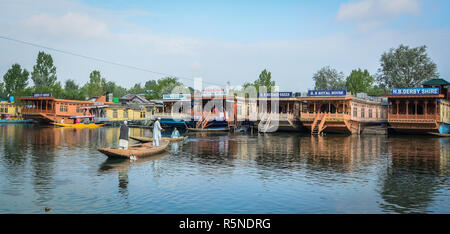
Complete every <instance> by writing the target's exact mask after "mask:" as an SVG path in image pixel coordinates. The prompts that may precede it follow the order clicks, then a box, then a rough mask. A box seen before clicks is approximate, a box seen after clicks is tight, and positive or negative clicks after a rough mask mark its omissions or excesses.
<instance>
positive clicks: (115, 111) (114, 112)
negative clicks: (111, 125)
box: [113, 109, 117, 118]
mask: <svg viewBox="0 0 450 234" xmlns="http://www.w3.org/2000/svg"><path fill="white" fill-rule="evenodd" d="M113 118H117V109H114V110H113Z"/></svg>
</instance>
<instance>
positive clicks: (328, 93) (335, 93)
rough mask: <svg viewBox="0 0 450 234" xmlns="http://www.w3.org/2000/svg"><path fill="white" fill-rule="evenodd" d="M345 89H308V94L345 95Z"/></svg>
mask: <svg viewBox="0 0 450 234" xmlns="http://www.w3.org/2000/svg"><path fill="white" fill-rule="evenodd" d="M345 95H347V90H309V91H308V96H345Z"/></svg>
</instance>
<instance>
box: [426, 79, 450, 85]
mask: <svg viewBox="0 0 450 234" xmlns="http://www.w3.org/2000/svg"><path fill="white" fill-rule="evenodd" d="M422 85H450V82H448V81H446V80H444V79H431V80H427V81H425V82H423V83H422Z"/></svg>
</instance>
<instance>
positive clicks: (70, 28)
mask: <svg viewBox="0 0 450 234" xmlns="http://www.w3.org/2000/svg"><path fill="white" fill-rule="evenodd" d="M24 23H25V25H26V26H28V27H31V28H33V29H35V30H37V31H40V32H41V33H42V32H43V33H48V34H51V35H52V36H59V37H76V38H80V37H81V38H87V39H104V38H106V37H108V36H110V34H111V33H110V31H109V30H108V26H107V24H106V23H104V22H102V21H100V20H97V19H94V18H92V17H90V16H88V15H85V14H78V13H72V12H68V13H67V14H65V15H63V16H62V17H56V16H52V15H49V14H39V15H34V16H31V17H30V18H27V19H25V20H24Z"/></svg>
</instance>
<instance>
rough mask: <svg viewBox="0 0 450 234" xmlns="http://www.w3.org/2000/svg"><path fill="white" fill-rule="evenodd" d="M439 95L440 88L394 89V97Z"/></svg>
mask: <svg viewBox="0 0 450 234" xmlns="http://www.w3.org/2000/svg"><path fill="white" fill-rule="evenodd" d="M433 94H439V88H417V89H392V95H433Z"/></svg>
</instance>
